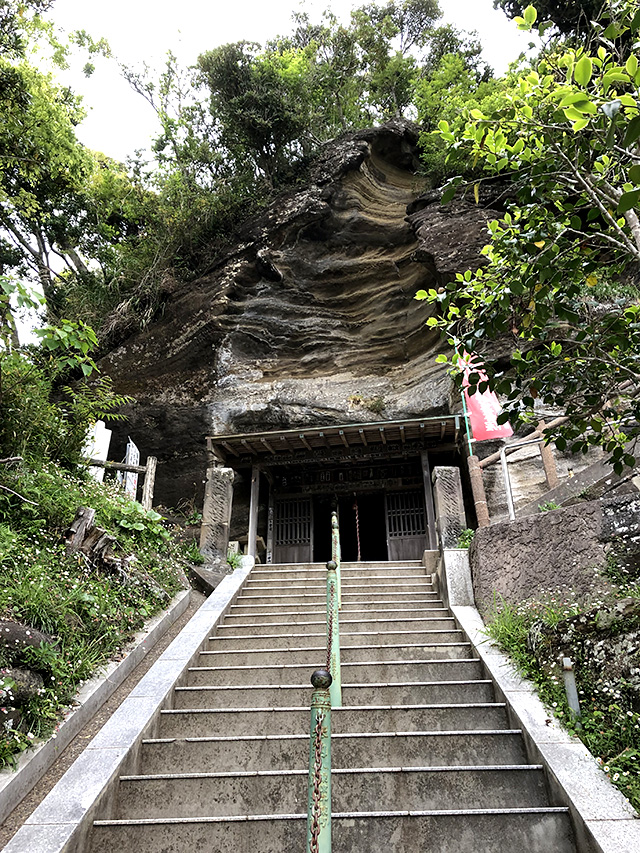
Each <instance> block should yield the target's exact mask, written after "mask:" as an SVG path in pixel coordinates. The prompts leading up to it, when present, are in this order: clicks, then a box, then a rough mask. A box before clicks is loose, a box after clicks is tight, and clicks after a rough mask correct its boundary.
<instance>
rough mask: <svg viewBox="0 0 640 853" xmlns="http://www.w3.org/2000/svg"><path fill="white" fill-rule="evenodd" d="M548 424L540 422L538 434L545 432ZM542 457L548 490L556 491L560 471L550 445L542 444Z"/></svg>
mask: <svg viewBox="0 0 640 853" xmlns="http://www.w3.org/2000/svg"><path fill="white" fill-rule="evenodd" d="M545 427H546V424H545V422H544V421H540V423H539V424H538V432H541V433H542V432H543V431H544V428H545ZM539 447H540V456H541V458H542V465H543V467H544V476H545V479H546V481H547V488H548V489H555V487H556V486H557V485H558V469H557V467H556V460H555V457H554V455H553V450H551V448H550V447H549V445H548V444H545V443H544V442H543V441H541V442H540V445H539Z"/></svg>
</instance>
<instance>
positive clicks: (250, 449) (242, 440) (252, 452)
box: [240, 438, 258, 456]
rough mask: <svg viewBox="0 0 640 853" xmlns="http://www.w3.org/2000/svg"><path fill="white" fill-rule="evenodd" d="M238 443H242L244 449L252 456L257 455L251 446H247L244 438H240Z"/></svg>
mask: <svg viewBox="0 0 640 853" xmlns="http://www.w3.org/2000/svg"><path fill="white" fill-rule="evenodd" d="M240 441H241V442H242V446H243V447H244V449H245V450H248V451H249V453H250V454H251V455H252V456H257V455H258V451H257V450H256V449H255V448H254V447H253V445H251V444H249V442H248V441H247V439H246V438H241V439H240Z"/></svg>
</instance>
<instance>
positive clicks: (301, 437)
mask: <svg viewBox="0 0 640 853" xmlns="http://www.w3.org/2000/svg"><path fill="white" fill-rule="evenodd" d="M300 441H301V442H302V443H303V444H304V446H305V447H306V448H307V450H311V445H310V444H309V442H308V441H307V437H306V436H305V434H304V433H303V432H301V433H300Z"/></svg>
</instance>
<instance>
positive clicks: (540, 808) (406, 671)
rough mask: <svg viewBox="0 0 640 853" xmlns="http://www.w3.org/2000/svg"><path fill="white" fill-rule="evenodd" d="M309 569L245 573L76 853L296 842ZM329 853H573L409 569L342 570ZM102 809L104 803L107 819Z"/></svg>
mask: <svg viewBox="0 0 640 853" xmlns="http://www.w3.org/2000/svg"><path fill="white" fill-rule="evenodd" d="M325 590H326V572H325V569H324V567H323V566H321V565H317V564H315V565H280V566H276V565H271V566H256V568H255V569H254V571H253V572H252V573H251V575H250V576H249V578H248V580H247V582H246V584H245V586H244V588H243V589H242V591H241V593H240V595H239V597H238V598H237V599H236V601H235V604H233V605H232V606H231V609H230V611H229V613H228V615H227V616H226V617H225V618H224V621H223V623H222V625H221V626H220V627H219V628H218V629H217V631H216V633H215V636H213V637H211V638H210V640H209V641H208V643H207V645H206V647H205V649H204V650H203V651H202V652H201V653H200V656H199V659H198V660H197V662H196V665H195V666H193V667H191V668H190V669H189V671H188V674H187V675H186V677H185V680H184V683H183V685H182V686H179V687H177V688H176V689H175V691H174V693H173V696H172V702H171V707H167V708H166V709H164V710H163V711H162V712H161V714H160V718H159V720H158V722H157V724H156V730H155V731H153V732H150V733H149V737H147V738H146V739H145V740H144V741H143V742H142V744H141V747H140V750H139V755H138V756H137V758H136V772H135V774H131V775H127V776H122V777H120V780H119V784H118V788H117V792H116V794H115V795H114V796H113V797H111V798H110V804H109V805H108V806H106V807H105V809H104V812H103V817H104V819H101V820H96V821H95V822H94V826H93V830H92V832H91V835H90V839H89V842H88V844H87V853H89V851H90V853H113V851H115V850H118V851H122V853H187V851H189V853H205V851H206V853H222V851H231V850H232V851H234V852H235V853H283V851H297V853H303V851H304V850H305V843H306V820H307V816H306V805H307V774H308V755H309V719H310V711H309V703H310V698H311V685H310V682H309V678H310V675H311V672H312V671H313V670H314V669H317V668H319V667H320V666H322V665H323V662H324V660H325V655H326V651H325V648H326V646H325V612H326V611H325V601H326V593H325ZM342 601H343V606H342V611H341V613H340V635H341V654H342V683H343V705H344V707H343V708H341V709H334V710H333V711H332V729H333V737H332V765H333V769H332V788H333V802H332V811H333V815H334V817H333V829H332V834H333V851H334V853H376V851H385V853H389V851H394V853H416V851H424V853H432V851H433V853H435V851H438V853H453V852H454V851H455V853H494V851H495V853H498V851H500V853H506V851H509V853H511V851H512V850H513V849H514V848H515V847H517V848H519V849H522V850H526V851H527V853H551V851H553V853H575V846H574V842H573V835H572V829H571V823H570V819H569V815H568V810H567V809H565V808H554V807H552V806H550V805H549V800H548V796H547V788H546V784H545V775H544V770H543V768H542V767H541V766H538V765H532V764H529V763H527V756H526V752H525V747H524V742H523V738H522V736H521V732H520V731H519V730H514V729H511V728H510V727H509V722H508V718H507V713H506V708H505V706H504V705H503V704H500V703H499V702H496V701H495V699H494V691H493V685H492V683H491V681H490V680H488V679H487V678H486V677H485V676H484V673H483V670H482V667H481V664H480V661H479V660H478V659H477V658H476V656H475V654H474V649H473V648H472V647H471V645H470V643H469V642H468V640H467V638H466V637H465V636H464V635H463V634H462V632H461V631H460V630H459V629H458V627H457V625H456V623H455V620H454V618H453V617H452V615H451V614H450V612H449V611H448V610H447V609H446V608H445V607H444V606H443V604H442V602H441V601H439V600H438V597H437V593H436V591H435V590H434V588H433V586H432V584H431V582H430V576H429V575H426V574H425V569H424V568H423V567H422V565H420V564H419V563H417V562H416V563H411V564H407V563H403V564H397V563H369V564H362V563H346V564H343V567H342ZM105 812H106V813H105Z"/></svg>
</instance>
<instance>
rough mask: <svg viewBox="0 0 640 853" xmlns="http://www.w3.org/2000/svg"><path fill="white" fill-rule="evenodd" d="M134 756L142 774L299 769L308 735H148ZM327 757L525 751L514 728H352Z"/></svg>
mask: <svg viewBox="0 0 640 853" xmlns="http://www.w3.org/2000/svg"><path fill="white" fill-rule="evenodd" d="M140 757H141V758H140V760H141V764H140V766H141V767H144V771H145V774H148V773H208V772H211V771H213V770H215V771H216V772H221V771H236V770H237V769H238V768H239V767H241V768H242V769H243V770H264V769H267V768H268V769H270V770H304V769H308V762H309V734H308V733H305V734H290V735H281V734H273V735H244V736H236V735H231V736H229V737H225V736H210V737H190V738H178V737H176V738H149V739H146V740H143V741H142V745H141V752H140ZM331 762H332V767H334V768H339V767H342V768H345V769H351V768H353V767H442V766H445V765H446V766H463V765H464V766H468V765H485V764H492V765H505V764H526V756H525V751H524V745H523V742H522V736H521V732H520V730H517V729H516V730H511V729H496V730H484V729H481V730H460V731H456V732H437V731H436V732H426V731H415V732H361V733H357V732H354V733H349V734H346V733H340V734H334V735H333V736H332V738H331Z"/></svg>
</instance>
